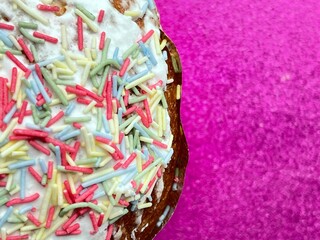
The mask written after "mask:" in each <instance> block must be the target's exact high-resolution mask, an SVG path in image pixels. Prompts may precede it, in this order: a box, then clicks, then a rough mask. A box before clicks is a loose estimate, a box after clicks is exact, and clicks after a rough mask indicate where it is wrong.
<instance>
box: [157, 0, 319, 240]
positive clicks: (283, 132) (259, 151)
mask: <svg viewBox="0 0 320 240" xmlns="http://www.w3.org/2000/svg"><path fill="white" fill-rule="evenodd" d="M156 2H157V5H158V8H159V11H160V14H161V20H162V25H163V28H164V30H165V31H166V33H167V34H168V35H169V36H170V37H171V38H172V40H173V41H174V42H175V44H176V46H177V48H178V49H179V51H180V55H181V59H182V64H183V73H184V85H183V102H182V120H183V123H184V129H185V132H186V136H187V139H188V143H189V148H190V162H189V167H188V170H187V176H186V182H185V188H184V192H183V194H182V197H181V200H180V202H179V205H178V207H177V209H176V212H175V214H174V216H173V217H172V219H171V220H170V222H169V223H168V225H167V226H166V227H165V228H164V230H163V231H162V232H161V233H160V234H159V235H158V237H157V238H156V240H171V239H232V240H233V239H320V156H319V152H320V62H319V61H320V2H319V1H316V0H295V1H293V0H259V1H252V0H241V1H240V0H239V1H236V0H214V1H207V0H206V1H204V0H188V1H186V0H175V1H166V0H157V1H156Z"/></svg>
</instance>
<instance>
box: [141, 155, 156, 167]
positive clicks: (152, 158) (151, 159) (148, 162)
mask: <svg viewBox="0 0 320 240" xmlns="http://www.w3.org/2000/svg"><path fill="white" fill-rule="evenodd" d="M153 160H154V157H152V156H151V155H150V156H149V159H148V161H146V162H145V163H144V164H143V165H142V170H144V169H146V168H147V167H148V166H149V165H150V164H151V163H152V162H153Z"/></svg>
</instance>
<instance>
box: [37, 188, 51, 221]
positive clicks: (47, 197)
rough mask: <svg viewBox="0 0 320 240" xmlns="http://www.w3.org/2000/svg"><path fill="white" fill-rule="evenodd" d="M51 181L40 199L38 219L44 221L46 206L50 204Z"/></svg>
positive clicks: (46, 211)
mask: <svg viewBox="0 0 320 240" xmlns="http://www.w3.org/2000/svg"><path fill="white" fill-rule="evenodd" d="M52 185H53V184H52V182H51V183H50V184H49V185H48V187H47V191H46V193H45V195H44V198H43V200H42V204H41V208H40V213H39V221H40V222H44V221H45V220H46V218H47V213H48V208H49V205H50V199H51V194H52Z"/></svg>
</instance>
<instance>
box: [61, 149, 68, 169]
mask: <svg viewBox="0 0 320 240" xmlns="http://www.w3.org/2000/svg"><path fill="white" fill-rule="evenodd" d="M60 152H61V165H62V166H68V161H67V153H66V149H65V148H63V147H60Z"/></svg>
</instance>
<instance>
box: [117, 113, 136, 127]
mask: <svg viewBox="0 0 320 240" xmlns="http://www.w3.org/2000/svg"><path fill="white" fill-rule="evenodd" d="M135 118H136V116H135V115H133V116H131V117H130V118H128V119H127V120H126V121H125V122H124V123H122V124H121V125H120V126H119V129H120V130H123V129H125V128H126V127H127V126H129V124H130V123H132V121H133V120H134V119H135Z"/></svg>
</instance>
